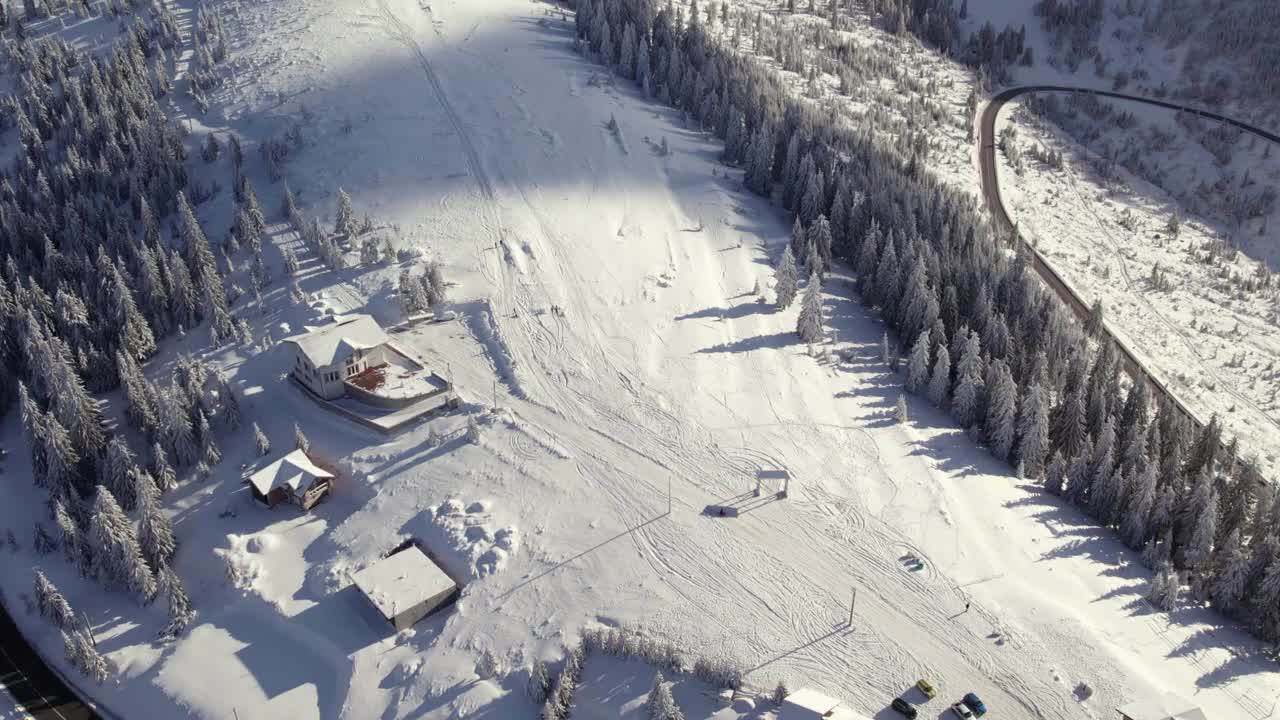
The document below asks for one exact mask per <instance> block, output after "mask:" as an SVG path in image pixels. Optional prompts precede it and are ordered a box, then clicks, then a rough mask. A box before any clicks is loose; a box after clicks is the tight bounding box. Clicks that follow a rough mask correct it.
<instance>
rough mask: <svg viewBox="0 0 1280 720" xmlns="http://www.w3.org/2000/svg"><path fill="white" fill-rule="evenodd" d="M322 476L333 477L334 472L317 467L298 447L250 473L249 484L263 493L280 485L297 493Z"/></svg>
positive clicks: (267, 492) (265, 493)
mask: <svg viewBox="0 0 1280 720" xmlns="http://www.w3.org/2000/svg"><path fill="white" fill-rule="evenodd" d="M320 478H329V479H332V478H333V473H331V472H328V471H327V470H324V469H322V468H320V467H317V466H316V464H315V463H313V462H311V458H309V457H307V454H306V453H304V452H302V450H301V449H298V450H294V451H293V452H291V453H289V454H288V455H285V456H284V457H282V458H280V459H279V460H276V461H275V462H273V463H271V464H270V465H267V466H266V467H264V468H262V469H261V470H258V471H257V472H255V473H254V474H252V475H250V476H249V484H250V485H253V487H254V489H255V490H257V491H258V492H259V493H262V494H263V495H267V494H269V493H270V492H271V491H272V490H274V489H276V488H278V487H284V488H288V489H289V491H290V492H294V493H296V492H298V489H299V488H305V487H310V486H311V484H312V483H313V482H315V481H316V480H317V479H320Z"/></svg>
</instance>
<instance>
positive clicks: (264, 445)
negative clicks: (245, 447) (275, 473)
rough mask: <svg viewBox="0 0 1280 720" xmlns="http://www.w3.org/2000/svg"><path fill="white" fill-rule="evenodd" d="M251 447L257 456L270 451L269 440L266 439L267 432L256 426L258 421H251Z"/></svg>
mask: <svg viewBox="0 0 1280 720" xmlns="http://www.w3.org/2000/svg"><path fill="white" fill-rule="evenodd" d="M253 447H254V452H256V453H257V454H258V457H262V456H263V455H266V454H268V453H270V452H271V441H270V440H268V439H267V434H266V433H264V432H262V428H260V427H258V423H257V422H256V421H255V422H254V423H253Z"/></svg>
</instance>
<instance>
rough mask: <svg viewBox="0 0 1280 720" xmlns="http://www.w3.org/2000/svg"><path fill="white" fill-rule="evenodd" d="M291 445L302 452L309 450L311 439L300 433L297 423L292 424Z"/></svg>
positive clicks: (300, 429) (300, 428)
mask: <svg viewBox="0 0 1280 720" xmlns="http://www.w3.org/2000/svg"><path fill="white" fill-rule="evenodd" d="M293 446H294V447H295V448H297V449H298V450H301V451H302V452H304V453H308V452H311V441H310V440H308V439H307V436H306V435H304V434H303V433H302V427H301V426H299V425H298V423H294V424H293Z"/></svg>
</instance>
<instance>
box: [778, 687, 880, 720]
mask: <svg viewBox="0 0 1280 720" xmlns="http://www.w3.org/2000/svg"><path fill="white" fill-rule="evenodd" d="M778 720H865V718H864V717H863V716H862V715H859V714H858V713H856V712H854V711H852V710H850V709H848V708H843V707H840V701H839V700H836V699H835V698H832V697H827V696H826V695H824V694H822V693H820V692H818V691H817V690H812V689H810V688H800V689H799V690H796V691H795V692H793V693H790V694H789V695H787V697H786V699H785V700H783V701H782V708H781V709H779V711H778Z"/></svg>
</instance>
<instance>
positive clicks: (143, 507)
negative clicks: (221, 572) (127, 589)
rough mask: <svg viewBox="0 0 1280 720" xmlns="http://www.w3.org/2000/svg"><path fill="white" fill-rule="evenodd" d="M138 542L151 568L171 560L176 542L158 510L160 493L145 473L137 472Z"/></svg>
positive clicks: (165, 519) (164, 517) (163, 515)
mask: <svg viewBox="0 0 1280 720" xmlns="http://www.w3.org/2000/svg"><path fill="white" fill-rule="evenodd" d="M137 475H138V484H137V487H138V514H139V519H138V542H139V544H140V545H141V547H142V555H143V557H145V558H146V559H147V562H148V563H149V564H150V565H151V567H153V568H160V567H161V566H164V565H166V564H168V562H169V561H170V560H171V559H173V553H174V551H175V550H177V547H178V545H177V541H176V540H175V539H174V535H173V525H172V524H170V522H169V518H168V516H166V515H165V514H164V510H162V509H161V508H160V491H159V490H158V489H157V488H156V485H155V483H154V482H152V480H151V478H150V476H148V475H147V474H146V473H145V472H142V471H138V473H137Z"/></svg>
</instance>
